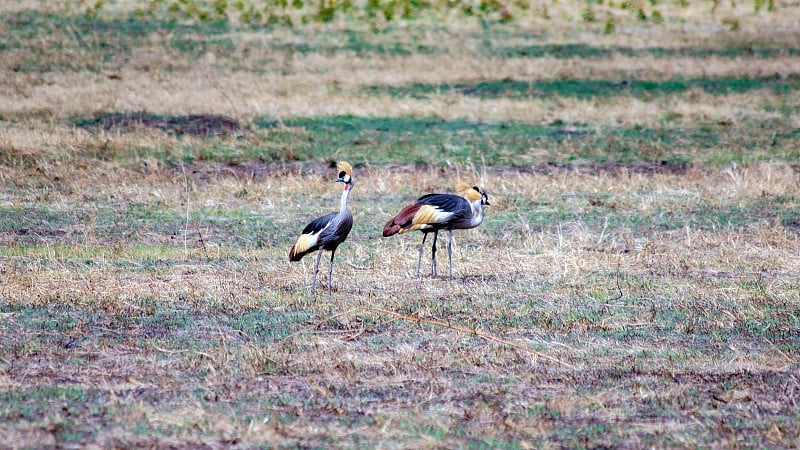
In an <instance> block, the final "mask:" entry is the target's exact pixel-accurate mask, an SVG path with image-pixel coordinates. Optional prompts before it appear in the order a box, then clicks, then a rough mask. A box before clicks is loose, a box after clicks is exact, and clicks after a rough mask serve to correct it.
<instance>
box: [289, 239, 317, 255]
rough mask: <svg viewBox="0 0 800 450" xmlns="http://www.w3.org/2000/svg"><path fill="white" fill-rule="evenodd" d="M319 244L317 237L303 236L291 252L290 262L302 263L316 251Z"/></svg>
mask: <svg viewBox="0 0 800 450" xmlns="http://www.w3.org/2000/svg"><path fill="white" fill-rule="evenodd" d="M316 244H317V236H316V235H313V234H301V235H300V237H299V238H297V242H295V244H294V245H293V246H292V248H291V250H289V261H300V260H301V259H303V256H306V255H307V254H309V253H311V252H313V251H314V246H315V245H316Z"/></svg>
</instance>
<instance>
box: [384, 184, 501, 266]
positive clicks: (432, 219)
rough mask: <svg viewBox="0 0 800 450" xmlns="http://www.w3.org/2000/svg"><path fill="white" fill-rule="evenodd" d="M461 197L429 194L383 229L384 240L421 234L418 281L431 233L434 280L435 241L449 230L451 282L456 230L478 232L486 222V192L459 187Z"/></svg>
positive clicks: (465, 185)
mask: <svg viewBox="0 0 800 450" xmlns="http://www.w3.org/2000/svg"><path fill="white" fill-rule="evenodd" d="M456 192H457V193H458V194H428V195H423V196H422V197H420V198H419V199H417V201H416V203H414V204H413V205H408V206H406V207H405V208H403V209H401V210H400V212H399V213H397V215H396V216H394V217H392V218H391V219H389V221H388V222H386V225H385V226H384V227H383V236H384V237H389V236H391V235H393V234H396V233H401V234H402V233H407V232H409V231H414V230H420V231H422V243H421V244H420V245H419V256H418V257H417V278H419V267H420V264H421V262H422V250H423V248H424V246H425V239H427V237H428V233H433V245H431V276H433V277H435V276H436V239H437V237H438V235H439V231H440V230H447V234H448V238H449V240H448V242H447V260H448V263H449V269H450V279H451V280H452V279H453V230H465V229H469V228H475V227H477V226H478V225H480V224H481V222H483V206H485V205H488V204H489V197H488V196H487V195H486V191H485V190H483V189H481V188H480V187H478V186H470V185H469V184H466V183H459V184H458V186H456Z"/></svg>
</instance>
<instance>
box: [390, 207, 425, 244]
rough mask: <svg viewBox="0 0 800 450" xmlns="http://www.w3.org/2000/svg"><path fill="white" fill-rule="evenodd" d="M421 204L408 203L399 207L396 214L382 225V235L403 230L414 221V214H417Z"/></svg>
mask: <svg viewBox="0 0 800 450" xmlns="http://www.w3.org/2000/svg"><path fill="white" fill-rule="evenodd" d="M420 207H421V205H417V204H415V205H408V206H406V207H405V208H403V209H401V210H400V212H399V213H397V215H396V216H394V217H392V218H391V219H389V221H388V222H386V225H384V227H383V237H389V236H391V235H393V234H397V233H400V232H403V231H407V230H405V228H407V227H408V226H409V225H411V224H412V222H413V221H414V216H416V215H417V212H418V211H419V209H420Z"/></svg>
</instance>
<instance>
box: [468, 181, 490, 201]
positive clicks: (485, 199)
mask: <svg viewBox="0 0 800 450" xmlns="http://www.w3.org/2000/svg"><path fill="white" fill-rule="evenodd" d="M472 190H474V191H476V192H477V193H478V195H480V196H481V205H489V204H490V203H489V196H488V195H486V191H484V190H483V189H481V188H479V187H478V186H472Z"/></svg>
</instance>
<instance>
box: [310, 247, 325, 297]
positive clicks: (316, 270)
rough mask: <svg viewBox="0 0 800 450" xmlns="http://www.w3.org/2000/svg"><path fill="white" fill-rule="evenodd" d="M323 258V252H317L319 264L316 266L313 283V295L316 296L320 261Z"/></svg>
mask: <svg viewBox="0 0 800 450" xmlns="http://www.w3.org/2000/svg"><path fill="white" fill-rule="evenodd" d="M321 257H322V250H321V249H320V250H319V251H317V264H316V265H315V266H314V280H313V281H311V295H312V296H313V295H314V290H315V289H316V288H317V272H319V259H320V258H321Z"/></svg>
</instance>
